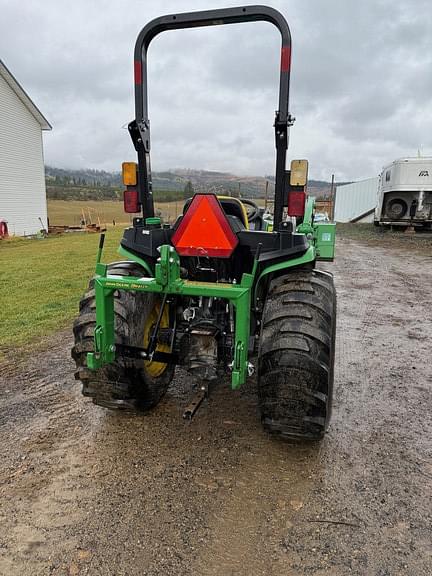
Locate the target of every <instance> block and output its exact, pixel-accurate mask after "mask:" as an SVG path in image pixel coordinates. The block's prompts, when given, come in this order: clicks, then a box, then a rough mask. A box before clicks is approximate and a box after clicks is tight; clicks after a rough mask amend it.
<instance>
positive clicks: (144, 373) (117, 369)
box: [72, 262, 174, 410]
mask: <svg viewBox="0 0 432 576" xmlns="http://www.w3.org/2000/svg"><path fill="white" fill-rule="evenodd" d="M109 274H111V275H117V276H137V277H142V276H144V275H145V272H144V270H143V269H142V268H141V267H140V266H138V265H137V264H135V263H134V262H115V263H113V264H110V265H109ZM93 285H94V280H93V279H92V280H91V281H90V284H89V288H88V291H87V292H86V294H84V296H83V297H82V299H81V301H80V312H79V315H78V318H77V319H76V320H75V322H74V326H73V332H74V336H75V345H74V347H73V348H72V358H73V359H74V360H75V363H76V372H75V378H76V379H77V380H80V381H81V382H82V393H83V395H84V396H88V397H90V398H92V400H93V402H94V403H95V404H98V405H99V406H104V407H105V408H111V409H129V410H131V409H136V410H149V409H151V408H153V407H154V406H156V404H158V402H159V401H160V400H161V398H162V397H163V395H164V394H165V392H166V391H167V389H168V386H169V384H170V382H171V380H172V378H173V375H174V366H173V365H169V364H161V363H156V362H148V361H144V360H135V359H130V358H118V359H116V360H115V362H113V363H111V364H108V365H106V366H104V367H103V368H100V369H99V370H95V371H93V370H90V369H88V368H87V353H88V352H92V351H93V350H94V344H93V333H94V329H95V327H96V300H95V291H94V287H93ZM159 306H160V297H159V296H158V295H153V294H143V293H141V292H128V291H125V290H118V291H116V293H115V295H114V317H115V338H116V342H117V343H119V344H129V345H132V346H143V345H145V340H146V338H147V340H148V332H149V329H150V328H149V327H151V325H152V324H153V322H152V318H153V317H154V316H155V315H156V317H157V311H158V310H159ZM166 321H167V319H166V318H165V313H164V314H163V322H166ZM164 346H165V345H164V344H158V347H157V350H164V351H166V350H165V347H164Z"/></svg>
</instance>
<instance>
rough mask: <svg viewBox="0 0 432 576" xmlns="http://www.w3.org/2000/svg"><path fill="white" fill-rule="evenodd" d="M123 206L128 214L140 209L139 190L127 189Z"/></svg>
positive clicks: (124, 193)
mask: <svg viewBox="0 0 432 576" xmlns="http://www.w3.org/2000/svg"><path fill="white" fill-rule="evenodd" d="M123 207H124V211H125V212H127V213H128V214H133V213H135V212H139V211H140V205H139V198H138V190H135V189H132V190H125V191H124V192H123Z"/></svg>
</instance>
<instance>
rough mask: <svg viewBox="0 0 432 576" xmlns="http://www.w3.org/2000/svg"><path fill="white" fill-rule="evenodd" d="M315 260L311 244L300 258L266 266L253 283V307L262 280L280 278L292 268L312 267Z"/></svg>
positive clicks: (314, 251)
mask: <svg viewBox="0 0 432 576" xmlns="http://www.w3.org/2000/svg"><path fill="white" fill-rule="evenodd" d="M315 260H316V250H315V247H314V246H313V245H312V244H311V245H310V246H309V248H308V249H307V250H306V252H305V253H304V254H302V255H301V256H299V257H298V258H293V259H292V260H286V261H285V262H278V263H277V264H271V265H270V266H267V268H264V270H262V271H261V273H260V275H259V276H258V279H257V281H256V283H255V290H254V307H256V305H257V299H258V295H259V292H260V290H261V287H262V286H263V283H262V281H263V280H265V281H270V280H272V279H273V278H276V277H277V276H281V275H282V274H284V273H285V272H286V271H287V270H291V269H293V268H300V267H305V266H307V265H308V264H309V265H311V266H312V267H313V266H314V264H315Z"/></svg>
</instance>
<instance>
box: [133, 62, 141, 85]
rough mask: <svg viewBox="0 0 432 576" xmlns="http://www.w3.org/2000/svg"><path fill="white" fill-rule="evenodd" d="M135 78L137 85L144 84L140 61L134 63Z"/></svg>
mask: <svg viewBox="0 0 432 576" xmlns="http://www.w3.org/2000/svg"><path fill="white" fill-rule="evenodd" d="M134 76H135V84H141V83H142V65H141V62H140V61H139V60H135V61H134Z"/></svg>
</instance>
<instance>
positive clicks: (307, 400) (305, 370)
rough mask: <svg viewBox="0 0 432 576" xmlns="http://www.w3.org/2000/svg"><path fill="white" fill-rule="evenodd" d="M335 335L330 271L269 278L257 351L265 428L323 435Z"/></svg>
mask: <svg viewBox="0 0 432 576" xmlns="http://www.w3.org/2000/svg"><path fill="white" fill-rule="evenodd" d="M335 335H336V292H335V289H334V284H333V277H332V275H331V274H329V273H327V272H323V271H321V270H306V269H299V270H294V271H292V272H290V273H289V274H287V275H285V276H281V277H278V278H276V279H274V280H272V281H271V283H270V286H269V291H268V295H267V299H266V303H265V306H264V311H263V318H262V326H261V337H260V348H259V357H258V395H259V403H260V409H261V418H262V423H263V426H264V427H265V428H266V429H267V430H269V431H270V432H273V433H277V434H279V435H281V436H282V437H284V438H288V439H311V440H319V439H321V438H322V437H323V436H324V433H325V431H326V429H327V426H328V424H329V420H330V415H331V407H332V397H333V372H334V350H335Z"/></svg>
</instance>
